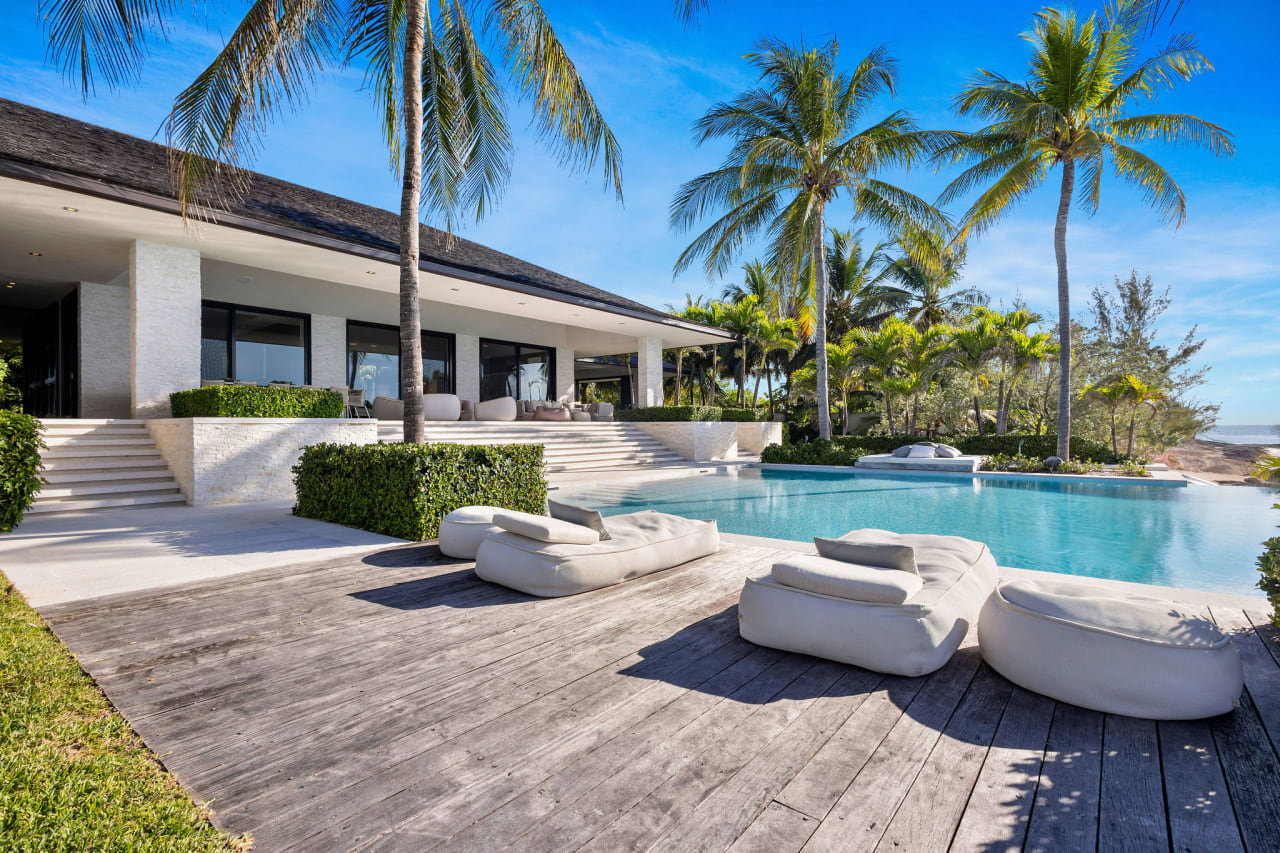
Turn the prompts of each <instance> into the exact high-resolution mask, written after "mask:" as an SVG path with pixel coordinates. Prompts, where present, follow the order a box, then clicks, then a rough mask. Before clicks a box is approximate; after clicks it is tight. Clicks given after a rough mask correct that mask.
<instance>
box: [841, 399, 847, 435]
mask: <svg viewBox="0 0 1280 853" xmlns="http://www.w3.org/2000/svg"><path fill="white" fill-rule="evenodd" d="M840 434H841V435H848V434H849V391H848V389H845V388H841V389H840Z"/></svg>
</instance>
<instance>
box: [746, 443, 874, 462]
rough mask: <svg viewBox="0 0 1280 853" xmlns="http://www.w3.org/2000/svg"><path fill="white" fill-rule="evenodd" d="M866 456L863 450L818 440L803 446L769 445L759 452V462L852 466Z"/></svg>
mask: <svg viewBox="0 0 1280 853" xmlns="http://www.w3.org/2000/svg"><path fill="white" fill-rule="evenodd" d="M866 455H867V453H866V451H865V450H859V449H858V448H853V447H841V446H840V445H838V444H834V443H832V442H830V441H823V440H822V439H818V440H817V441H809V442H805V443H804V444H771V445H769V446H768V447H766V448H765V449H764V451H763V452H761V454H760V461H761V462H768V463H771V464H775V465H852V464H854V463H855V462H857V461H858V459H859V458H861V457H863V456H866Z"/></svg>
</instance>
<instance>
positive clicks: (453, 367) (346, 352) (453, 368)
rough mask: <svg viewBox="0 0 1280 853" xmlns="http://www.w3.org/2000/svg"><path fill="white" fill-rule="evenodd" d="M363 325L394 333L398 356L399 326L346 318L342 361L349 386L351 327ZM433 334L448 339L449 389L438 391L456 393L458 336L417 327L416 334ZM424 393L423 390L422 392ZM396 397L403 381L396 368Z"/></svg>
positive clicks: (401, 393)
mask: <svg viewBox="0 0 1280 853" xmlns="http://www.w3.org/2000/svg"><path fill="white" fill-rule="evenodd" d="M352 326H364V327H365V328H368V329H382V330H383V331H390V332H395V333H396V358H400V327H399V326H395V325H392V324H390V323H371V322H369V321H367V320H352V319H351V318H350V317H348V318H347V342H346V346H345V347H344V348H343V362H344V363H345V364H344V374H345V377H346V378H345V380H344V381H345V382H346V383H347V387H351V379H352V377H351V327H352ZM422 335H435V336H436V337H440V338H445V339H446V340H448V341H449V390H448V391H442V392H439V393H444V394H457V393H458V336H457V335H456V334H455V333H453V332H440V331H436V330H435V329H419V330H418V336H419V339H421V337H422ZM424 393H425V392H424ZM396 394H397V395H398V396H397V397H396V399H398V400H403V399H404V382H403V378H402V376H401V374H400V371H399V370H396Z"/></svg>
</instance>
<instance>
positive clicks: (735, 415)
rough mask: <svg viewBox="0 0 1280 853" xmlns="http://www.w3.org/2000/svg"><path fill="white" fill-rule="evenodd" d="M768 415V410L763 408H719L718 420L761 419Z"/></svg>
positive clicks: (749, 420)
mask: <svg viewBox="0 0 1280 853" xmlns="http://www.w3.org/2000/svg"><path fill="white" fill-rule="evenodd" d="M767 417H769V412H768V411H767V410H765V409H721V410H720V420H722V421H739V422H741V421H747V422H752V421H762V420H764V419H765V418H767Z"/></svg>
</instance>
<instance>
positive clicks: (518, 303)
mask: <svg viewBox="0 0 1280 853" xmlns="http://www.w3.org/2000/svg"><path fill="white" fill-rule="evenodd" d="M516 304H517V305H523V304H524V303H523V302H517V303H516Z"/></svg>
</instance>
